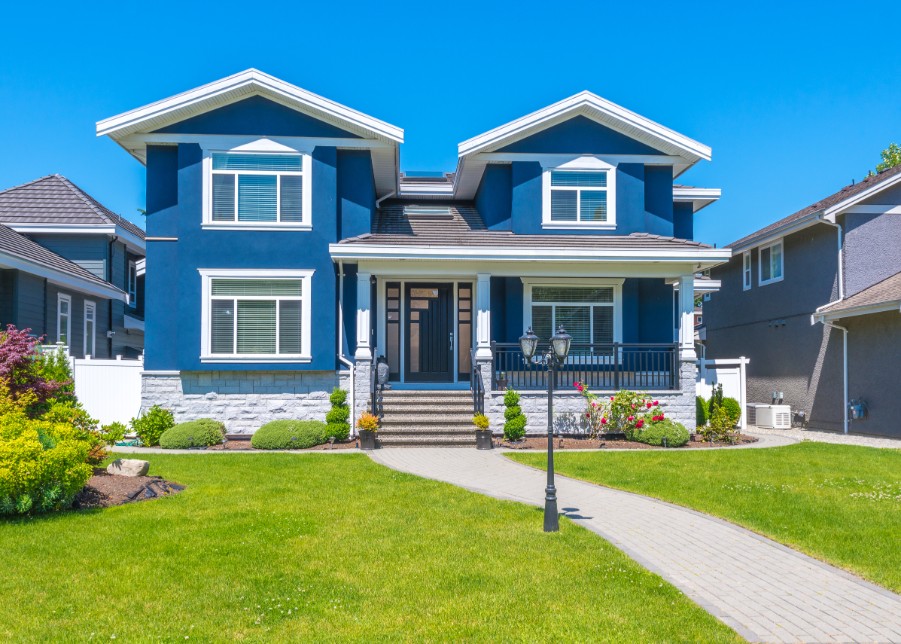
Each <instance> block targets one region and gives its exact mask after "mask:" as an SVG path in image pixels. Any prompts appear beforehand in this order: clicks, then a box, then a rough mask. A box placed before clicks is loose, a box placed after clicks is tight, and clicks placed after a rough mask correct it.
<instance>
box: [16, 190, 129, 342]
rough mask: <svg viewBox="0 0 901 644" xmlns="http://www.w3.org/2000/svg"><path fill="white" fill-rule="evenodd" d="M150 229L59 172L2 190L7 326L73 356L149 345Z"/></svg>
mask: <svg viewBox="0 0 901 644" xmlns="http://www.w3.org/2000/svg"><path fill="white" fill-rule="evenodd" d="M144 254H145V253H144V231H143V230H141V228H139V227H138V226H136V225H135V224H133V223H131V222H130V221H128V220H126V219H124V218H123V217H121V216H119V215H117V214H115V213H114V212H112V211H110V210H109V209H107V208H106V207H104V206H103V205H102V204H100V203H99V202H98V201H97V200H95V199H94V198H93V197H91V196H90V195H88V194H87V193H86V192H84V191H83V190H81V189H80V188H78V186H76V185H74V184H73V183H72V182H71V181H69V180H68V179H66V178H65V177H62V176H60V175H50V176H47V177H42V178H40V179H37V180H35V181H31V182H29V183H26V184H23V185H21V186H16V187H14V188H9V189H7V190H3V191H0V325H2V328H5V327H6V325H7V324H15V325H16V326H17V327H18V328H30V329H31V330H32V332H33V333H34V334H35V335H44V336H46V338H47V341H48V342H51V343H56V342H60V343H63V344H66V345H67V346H68V347H69V351H70V353H71V354H72V355H73V356H76V357H83V356H85V355H91V356H93V357H96V358H113V357H115V356H119V355H121V356H123V357H125V358H136V357H138V356H140V355H141V354H142V353H143V351H144V293H143V290H144V289H143V281H144V278H143V266H144Z"/></svg>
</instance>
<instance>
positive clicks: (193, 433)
mask: <svg viewBox="0 0 901 644" xmlns="http://www.w3.org/2000/svg"><path fill="white" fill-rule="evenodd" d="M224 439H225V425H223V424H222V423H220V422H219V421H218V420H213V419H212V418H199V419H197V420H189V421H188V422H186V423H179V424H178V425H175V426H174V427H170V428H169V429H167V430H166V431H164V432H163V435H162V436H160V447H162V448H163V449H190V448H191V447H209V446H210V445H218V444H219V443H221V442H222V441H223V440H224Z"/></svg>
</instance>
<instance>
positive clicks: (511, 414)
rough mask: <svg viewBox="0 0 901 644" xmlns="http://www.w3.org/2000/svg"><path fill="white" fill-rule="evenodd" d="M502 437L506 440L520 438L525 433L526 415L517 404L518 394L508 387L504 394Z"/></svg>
mask: <svg viewBox="0 0 901 644" xmlns="http://www.w3.org/2000/svg"><path fill="white" fill-rule="evenodd" d="M504 407H506V409H505V410H504V418H505V419H506V420H507V422H505V423H504V438H505V439H506V440H508V441H518V440H521V439H522V437H523V436H525V435H526V417H525V416H524V415H523V413H522V408H521V407H520V406H519V394H518V393H516V392H515V391H513V390H512V389H508V390H507V393H505V394H504Z"/></svg>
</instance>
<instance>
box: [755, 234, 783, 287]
mask: <svg viewBox="0 0 901 644" xmlns="http://www.w3.org/2000/svg"><path fill="white" fill-rule="evenodd" d="M782 276H783V254H782V240H779V241H777V242H775V243H773V244H769V245H768V246H761V247H760V280H759V282H760V285H761V286H763V285H764V284H772V283H773V282H780V281H782Z"/></svg>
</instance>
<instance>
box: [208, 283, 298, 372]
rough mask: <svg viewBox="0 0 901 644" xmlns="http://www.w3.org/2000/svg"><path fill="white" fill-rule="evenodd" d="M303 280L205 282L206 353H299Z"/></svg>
mask: <svg viewBox="0 0 901 644" xmlns="http://www.w3.org/2000/svg"><path fill="white" fill-rule="evenodd" d="M303 299H304V298H303V280H302V279H271V278H213V279H211V280H210V353H211V354H213V355H302V354H303V353H304V351H303V346H302V333H301V331H302V319H303Z"/></svg>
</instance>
